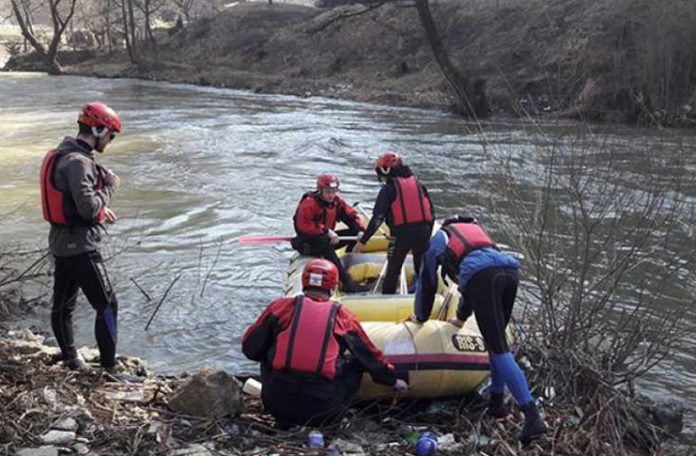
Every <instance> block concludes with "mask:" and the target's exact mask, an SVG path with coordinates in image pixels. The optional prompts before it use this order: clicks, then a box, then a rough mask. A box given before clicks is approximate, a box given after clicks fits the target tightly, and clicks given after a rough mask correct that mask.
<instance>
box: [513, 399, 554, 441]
mask: <svg viewBox="0 0 696 456" xmlns="http://www.w3.org/2000/svg"><path fill="white" fill-rule="evenodd" d="M522 412H524V427H523V428H522V432H521V433H520V436H519V437H518V439H519V441H520V442H522V444H523V445H528V444H529V443H530V442H531V441H532V440H536V439H538V438H539V437H541V436H542V435H544V434H545V433H546V431H547V430H548V428H547V426H546V423H545V422H544V419H543V418H542V417H541V415H539V411H538V410H537V408H536V405H535V404H534V402H529V403H528V404H525V405H524V406H522Z"/></svg>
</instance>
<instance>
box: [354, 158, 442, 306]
mask: <svg viewBox="0 0 696 456" xmlns="http://www.w3.org/2000/svg"><path fill="white" fill-rule="evenodd" d="M375 172H376V173H377V176H378V178H379V180H380V181H384V182H385V183H384V185H383V186H382V189H381V190H380V191H379V194H378V195H377V200H376V201H375V207H374V210H373V212H372V219H370V222H369V223H368V225H367V230H365V233H364V234H363V236H362V238H361V239H360V240H359V242H358V244H356V246H355V247H354V248H353V251H354V252H360V251H362V250H363V248H364V247H365V244H366V243H367V241H369V240H370V238H371V237H372V235H373V234H375V232H376V231H377V229H378V228H379V227H380V225H381V224H382V222H384V221H385V220H386V222H387V226H388V227H389V231H390V233H391V239H390V240H389V250H388V253H387V261H388V264H387V271H386V274H385V276H384V283H383V284H382V293H383V294H394V293H396V287H397V283H398V281H399V275H400V274H401V266H402V265H403V264H404V260H405V259H406V255H408V252H409V251H411V252H412V254H413V265H414V267H415V272H416V275H417V274H418V272H419V271H420V264H421V258H422V256H423V253H424V252H425V250H426V249H427V248H428V242H429V241H430V235H431V233H432V230H433V220H434V215H433V209H432V207H433V206H432V203H431V201H430V197H429V196H428V191H427V190H426V188H425V186H423V184H421V183H420V182H419V181H418V179H416V177H415V176H414V175H413V172H412V171H411V168H409V167H408V166H406V165H405V164H404V162H403V158H402V157H401V155H399V154H397V153H395V152H385V153H384V154H382V155H381V156H380V157H379V158H378V159H377V163H376V164H375Z"/></svg>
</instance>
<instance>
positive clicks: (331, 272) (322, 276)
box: [302, 258, 338, 291]
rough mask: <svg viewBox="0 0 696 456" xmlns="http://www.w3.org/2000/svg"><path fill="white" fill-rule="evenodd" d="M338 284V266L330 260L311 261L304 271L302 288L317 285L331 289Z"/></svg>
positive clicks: (327, 289)
mask: <svg viewBox="0 0 696 456" xmlns="http://www.w3.org/2000/svg"><path fill="white" fill-rule="evenodd" d="M337 284H338V268H336V265H335V264H333V263H332V262H330V261H329V260H323V259H319V258H317V259H315V260H311V261H309V263H307V264H306V265H305V267H304V270H303V271H302V288H303V289H307V288H309V287H317V288H321V289H322V290H326V291H331V290H333V289H334V288H335V287H336V285H337Z"/></svg>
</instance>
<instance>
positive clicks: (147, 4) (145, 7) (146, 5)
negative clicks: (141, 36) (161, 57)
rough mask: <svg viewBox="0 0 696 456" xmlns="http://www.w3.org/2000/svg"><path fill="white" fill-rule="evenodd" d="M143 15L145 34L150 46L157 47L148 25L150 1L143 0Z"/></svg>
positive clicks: (150, 13)
mask: <svg viewBox="0 0 696 456" xmlns="http://www.w3.org/2000/svg"><path fill="white" fill-rule="evenodd" d="M143 14H144V15H145V33H146V34H147V38H148V40H150V44H152V46H153V47H154V46H157V41H155V35H154V34H153V33H152V26H151V25H150V18H151V16H152V12H151V11H150V0H145V1H144V5H143Z"/></svg>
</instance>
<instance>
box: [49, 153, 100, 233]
mask: <svg viewBox="0 0 696 456" xmlns="http://www.w3.org/2000/svg"><path fill="white" fill-rule="evenodd" d="M62 155H64V154H62V153H61V154H59V153H58V151H56V150H55V149H54V150H49V151H48V152H47V153H46V155H45V156H44V158H43V161H42V162H41V176H40V186H41V207H42V209H43V218H44V220H46V221H47V222H49V223H51V224H53V225H59V226H74V225H82V226H90V225H96V224H98V223H101V222H103V221H104V207H103V206H102V208H101V209H99V213H98V214H97V217H96V219H95V220H91V221H90V220H84V219H83V218H82V217H80V216H79V215H78V212H77V208H76V207H75V203H74V202H73V201H72V198H71V197H70V196H69V195H68V196H67V197H66V196H65V195H64V194H63V192H61V191H60V190H58V188H56V186H55V184H54V181H53V176H54V173H55V168H56V162H57V161H58V159H59V158H60V157H61V156H62ZM104 185H105V182H104V179H103V178H102V176H101V172H100V171H99V170H98V177H97V189H102V188H104ZM66 205H71V208H70V209H68V210H66Z"/></svg>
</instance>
